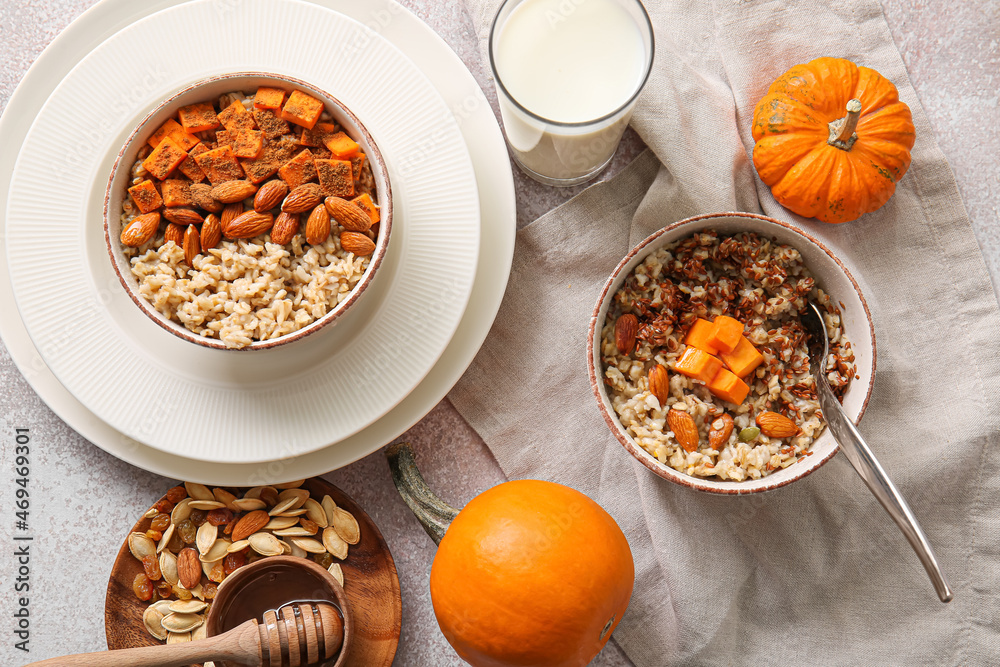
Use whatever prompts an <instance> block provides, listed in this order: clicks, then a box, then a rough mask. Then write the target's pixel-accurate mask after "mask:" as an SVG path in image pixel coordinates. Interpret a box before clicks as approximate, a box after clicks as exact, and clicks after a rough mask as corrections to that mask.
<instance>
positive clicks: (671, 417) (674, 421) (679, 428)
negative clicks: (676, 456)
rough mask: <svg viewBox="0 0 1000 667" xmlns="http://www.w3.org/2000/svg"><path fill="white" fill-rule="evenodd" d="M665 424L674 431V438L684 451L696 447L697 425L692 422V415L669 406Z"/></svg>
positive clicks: (692, 449) (690, 450)
mask: <svg viewBox="0 0 1000 667" xmlns="http://www.w3.org/2000/svg"><path fill="white" fill-rule="evenodd" d="M667 425H668V426H670V430H671V431H673V432H674V439H675V440H676V441H677V444H679V445H680V446H681V447H683V448H684V451H688V452H693V451H694V450H696V449H698V425H697V424H695V423H694V417H692V416H691V415H689V414H688V413H686V412H682V411H680V410H674V409H673V408H671V409H670V412H668V413H667Z"/></svg>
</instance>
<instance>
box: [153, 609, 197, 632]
mask: <svg viewBox="0 0 1000 667" xmlns="http://www.w3.org/2000/svg"><path fill="white" fill-rule="evenodd" d="M160 622H161V623H162V624H163V629H164V630H166V631H167V632H177V633H181V632H190V631H191V630H194V629H195V628H197V627H198V626H199V625H201V624H202V623H204V622H205V619H204V618H202V617H201V616H199V615H198V614H179V613H177V612H173V613H172V614H167V615H166V616H164V617H163V620H162V621H160Z"/></svg>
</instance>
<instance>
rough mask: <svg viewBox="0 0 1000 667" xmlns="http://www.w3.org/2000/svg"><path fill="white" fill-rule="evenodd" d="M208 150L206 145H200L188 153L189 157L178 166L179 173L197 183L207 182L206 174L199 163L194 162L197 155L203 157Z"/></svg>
mask: <svg viewBox="0 0 1000 667" xmlns="http://www.w3.org/2000/svg"><path fill="white" fill-rule="evenodd" d="M207 151H208V149H207V148H206V147H205V144H203V143H199V144H198V145H196V146H195V147H194V148H192V149H191V150H189V151H188V155H187V157H186V158H184V161H183V162H181V163H180V164H179V165H177V171H179V172H181V173H182V174H184V175H185V176H187V177H188V178H190V179H191V180H192V181H193V182H195V183H201V182H202V181H204V180H205V172H203V171H202V170H201V167H199V166H198V163H197V162H195V161H194V156H195V155H201V154H202V153H205V152H207Z"/></svg>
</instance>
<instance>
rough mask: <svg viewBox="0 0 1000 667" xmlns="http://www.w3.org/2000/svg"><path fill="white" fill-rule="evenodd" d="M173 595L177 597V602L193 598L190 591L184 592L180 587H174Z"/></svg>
mask: <svg viewBox="0 0 1000 667" xmlns="http://www.w3.org/2000/svg"><path fill="white" fill-rule="evenodd" d="M174 593H175V594H176V595H177V599H178V600H190V599H191V598H193V597H194V596H193V595H192V594H191V591H189V590H185V589H183V588H181V587H180V586H174Z"/></svg>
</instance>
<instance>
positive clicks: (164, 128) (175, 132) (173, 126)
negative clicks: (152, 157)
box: [146, 118, 198, 151]
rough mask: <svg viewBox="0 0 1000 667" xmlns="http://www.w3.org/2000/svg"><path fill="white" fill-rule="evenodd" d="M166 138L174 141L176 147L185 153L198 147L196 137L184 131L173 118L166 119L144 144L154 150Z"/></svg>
mask: <svg viewBox="0 0 1000 667" xmlns="http://www.w3.org/2000/svg"><path fill="white" fill-rule="evenodd" d="M166 137H170V138H171V139H173V140H174V141H176V142H177V145H178V146H180V147H181V149H182V150H185V151H189V150H191V149H192V148H194V147H195V146H196V145H198V137H196V136H194V135H193V134H191V133H190V132H188V131H187V130H185V129H184V128H183V127H182V126H181V124H180V123H178V122H177V121H176V120H174V119H173V118H168V119H167V120H166V122H164V123H163V125H161V126H160V127H159V129H157V130H156V132H153V136H151V137H150V138H149V139H147V140H146V143H148V144H149V145H150V146H152V147H153V148H156V147H157V146H159V145H160V142H161V141H163V140H164V139H165V138H166Z"/></svg>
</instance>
